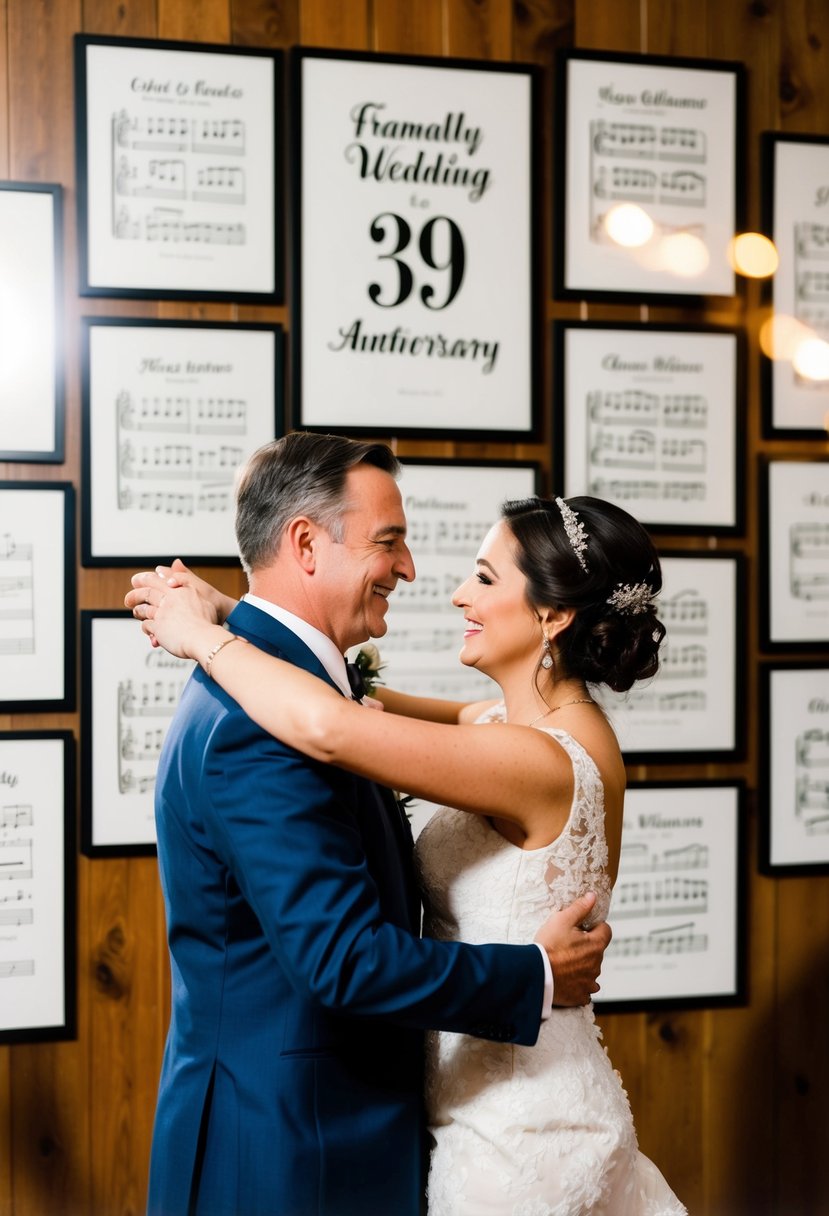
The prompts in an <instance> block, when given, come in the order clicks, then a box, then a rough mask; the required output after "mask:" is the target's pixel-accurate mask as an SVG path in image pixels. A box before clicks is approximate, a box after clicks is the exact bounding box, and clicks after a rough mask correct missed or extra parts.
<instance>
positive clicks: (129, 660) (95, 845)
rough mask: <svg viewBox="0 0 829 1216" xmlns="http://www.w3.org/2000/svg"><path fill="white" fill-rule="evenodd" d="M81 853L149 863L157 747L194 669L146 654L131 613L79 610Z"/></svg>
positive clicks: (167, 657) (163, 655)
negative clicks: (131, 858)
mask: <svg viewBox="0 0 829 1216" xmlns="http://www.w3.org/2000/svg"><path fill="white" fill-rule="evenodd" d="M81 656H82V665H81V851H82V852H83V853H84V855H85V856H87V857H154V856H155V854H156V835H155V816H154V790H155V776H156V769H157V766H158V758H159V755H160V753H161V746H162V744H163V742H164V738H165V735H166V733H167V729H168V727H169V724H170V721H171V719H172V715H173V713H174V711H175V708H176V706H177V704H178V700H179V696H180V694H181V691H182V689H183V687H184V684H185V683H186V681H187V678H188V676H189V674H190V672H191V671H192V669H193V667H194V666H195V664H194V663H192V662H191V661H189V660H185V659H177V658H175V657H174V656H173V655H169V654H167V653H166V652H165V651H163V650H161V649H154V648H153V647H151V646H150V643H149V641H148V639H147V637H146V635H145V634H144V633H143V632H142V631H141V628H140V626H139V624H138V622H137V621H135V620H134V618H133V616H132V613H130V612H128V611H126V610H123V609H84V610H83V611H82V612H81Z"/></svg>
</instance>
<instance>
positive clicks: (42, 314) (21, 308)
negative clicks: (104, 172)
mask: <svg viewBox="0 0 829 1216" xmlns="http://www.w3.org/2000/svg"><path fill="white" fill-rule="evenodd" d="M62 250H63V220H62V192H61V187H60V186H53V185H42V184H35V183H33V182H32V183H28V182H0V266H2V267H3V297H2V300H0V332H2V335H3V358H2V360H0V418H2V422H0V460H25V461H26V462H27V463H35V462H40V463H56V464H59V463H60V462H61V461H62V460H63V449H64V401H63V351H62V326H61V323H60V314H61V308H60V299H61V290H62V274H61V265H62Z"/></svg>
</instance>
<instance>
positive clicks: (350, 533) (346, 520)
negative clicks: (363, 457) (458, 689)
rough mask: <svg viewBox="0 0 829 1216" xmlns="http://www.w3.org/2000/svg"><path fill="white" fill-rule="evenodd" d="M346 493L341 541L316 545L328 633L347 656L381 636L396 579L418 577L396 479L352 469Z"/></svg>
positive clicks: (324, 537) (366, 468)
mask: <svg viewBox="0 0 829 1216" xmlns="http://www.w3.org/2000/svg"><path fill="white" fill-rule="evenodd" d="M345 489H346V493H345V505H346V509H345V511H344V513H343V517H342V522H343V538H342V541H341V542H340V543H336V542H335V541H333V540H332V539H331V537H330V536H329V535H328V534H327V533H322V534H321V535H320V537H318V539H317V542H316V553H317V563H318V564H317V573H318V575H319V576H320V581H319V582H318V583H317V588H316V590H317V594H318V596H320V599H321V601H322V603H323V604H324V609H323V611H324V615H325V617H326V626H327V627H326V629H325V632H326V633H328V636H329V637H331V638H332V639H333V641H335V642H336V643H337V645H338V646H339V648H340V650H341V651H342V652H343V653H345V651H346V650H347V649H348V648H349V646H356V645H357V644H358V643H360V642H365V641H366V640H367V639H368V638H380V637H382V636H383V634H384V633H385V632H386V612H387V611H388V597H389V596H390V595H391V593H392V591H394V589H395V587H396V586H397V580H398V579H401V578H402V579H405V580H406V581H409V580H411V579H413V578H414V576H415V569H414V562H413V561H412V555H411V553H410V552H409V548H408V546H407V544H406V516H405V515H404V513H403V500H402V499H401V497H400V491H399V489H398V488H397V482H396V481H395V480H394V478H393V477H392V476H391V475H390V474H389V473H384V472H383V470H382V469H378V468H375V467H374V466H373V465H368V464H360V465H357V466H356V467H355V468H353V469H350V470H349V472H348V474H347V476H346V482H345Z"/></svg>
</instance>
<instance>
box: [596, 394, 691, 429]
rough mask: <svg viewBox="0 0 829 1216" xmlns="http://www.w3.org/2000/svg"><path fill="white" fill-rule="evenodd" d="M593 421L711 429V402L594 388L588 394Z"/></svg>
mask: <svg viewBox="0 0 829 1216" xmlns="http://www.w3.org/2000/svg"><path fill="white" fill-rule="evenodd" d="M585 400H586V403H587V414H588V417H589V418H590V421H591V422H595V423H598V424H608V425H614V426H642V425H643V424H644V423H647V424H648V426H651V427H658V426H660V425H661V426H664V427H666V428H668V429H675V430H676V429H682V430H691V429H696V430H702V429H705V428H707V426H708V399H707V397H705V396H703V395H702V394H701V393H665V394H661V393H651V392H647V391H646V390H644V389H639V388H631V389H619V390H613V391H604V390H602V389H591V390H589V391H588V392H587V395H586V398H585Z"/></svg>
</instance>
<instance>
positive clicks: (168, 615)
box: [124, 567, 227, 659]
mask: <svg viewBox="0 0 829 1216" xmlns="http://www.w3.org/2000/svg"><path fill="white" fill-rule="evenodd" d="M161 569H162V570H166V569H167V568H166V567H161ZM171 581H175V580H171V579H170V578H169V577H166V578H165V577H163V576H162V575H161V574H155V573H153V572H150V571H143V572H142V573H141V574H135V575H133V578H132V582H133V586H134V588H135V589H134V590H133V591H130V592H128V593H127V595H126V596H125V597H124V603H125V604H126V606H127V607H128V608H131V609H132V615H133V616H134V617H135V618H136V620H139V621H141V628H142V629H143V630H144V632H145V633H146V634H147V636H148V637H149V639H150V641H151V642H152V644H153V646H163V647H164V649H165V650H168V651H169V652H170V654H174V655H176V656H177V657H178V658H180V659H203V658H204V656H205V655H206V654H207V652H208V651H209V650H210V649H211V648H212V646H214V645H215V644H216V641H217V639H218V640H221V637H222V635H223V634H224V636H225V637H226V636H227V634H226V633H225V632H224V630H221V632H219V630H220V629H221V627H220V626H219V625H218V624H217V615H218V614H217V611H216V608H215V605H214V604H213V603H211V602H210V601H209V600H207V599H205V598H203V596H202V595H201V594H200V593H199V591H198V590H197V589H196V588H195V587H193V586H184V585H179V586H171V585H170V583H171ZM195 581H196V582H198V583H203V581H204V580H203V579H196V580H195ZM204 585H205V586H207V587H209V584H204ZM211 590H212V588H211Z"/></svg>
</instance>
